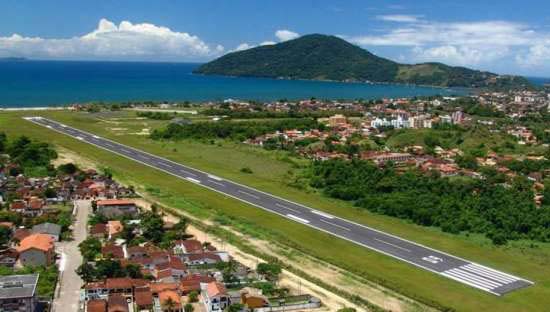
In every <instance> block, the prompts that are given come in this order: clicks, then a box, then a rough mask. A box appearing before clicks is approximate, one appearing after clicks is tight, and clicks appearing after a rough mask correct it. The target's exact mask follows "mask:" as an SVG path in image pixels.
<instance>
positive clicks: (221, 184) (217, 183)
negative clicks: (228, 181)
mask: <svg viewBox="0 0 550 312" xmlns="http://www.w3.org/2000/svg"><path fill="white" fill-rule="evenodd" d="M208 182H210V183H214V184H216V185H219V186H223V187H225V184H223V183H220V182H216V181H212V180H208Z"/></svg>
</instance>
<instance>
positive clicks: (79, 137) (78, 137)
mask: <svg viewBox="0 0 550 312" xmlns="http://www.w3.org/2000/svg"><path fill="white" fill-rule="evenodd" d="M76 138H77V139H78V140H80V141H84V138H83V137H81V136H77V137H76Z"/></svg>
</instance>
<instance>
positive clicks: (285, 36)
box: [275, 29, 300, 42]
mask: <svg viewBox="0 0 550 312" xmlns="http://www.w3.org/2000/svg"><path fill="white" fill-rule="evenodd" d="M275 37H277V39H279V41H281V42H282V41H288V40H292V39H296V38H298V37H300V35H299V34H298V33H295V32H293V31H290V30H288V29H280V30H277V31H276V32H275Z"/></svg>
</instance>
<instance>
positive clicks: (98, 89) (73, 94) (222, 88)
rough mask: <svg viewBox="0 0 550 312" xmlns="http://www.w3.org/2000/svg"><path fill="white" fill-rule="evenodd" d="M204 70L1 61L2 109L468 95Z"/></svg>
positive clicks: (139, 64)
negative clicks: (198, 72) (149, 102)
mask: <svg viewBox="0 0 550 312" xmlns="http://www.w3.org/2000/svg"><path fill="white" fill-rule="evenodd" d="M198 65H199V64H189V63H145V62H99V61H98V62H91V61H90V62H88V61H87V62H83V61H34V60H33V61H0V107H4V108H6V107H46V106H63V105H67V104H72V103H83V102H90V101H106V102H111V101H115V102H116V101H144V100H154V101H162V100H166V101H184V100H189V101H211V100H212V101H214V100H223V99H228V98H232V99H241V100H260V101H264V100H266V101H267V100H277V99H282V98H286V99H304V98H310V97H316V98H322V99H358V98H363V99H375V98H381V97H392V98H398V97H409V96H421V95H436V94H441V95H453V94H463V93H464V92H465V91H464V90H451V89H443V88H431V87H418V86H407V85H396V84H366V83H340V82H323V81H303V80H279V79H264V78H236V77H222V76H203V75H195V74H193V73H192V71H193V69H194V68H196V67H197V66H198Z"/></svg>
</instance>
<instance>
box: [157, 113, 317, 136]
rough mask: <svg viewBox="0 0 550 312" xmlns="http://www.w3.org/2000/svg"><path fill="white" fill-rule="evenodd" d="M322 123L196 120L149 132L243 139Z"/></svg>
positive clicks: (312, 121) (303, 128) (307, 127)
mask: <svg viewBox="0 0 550 312" xmlns="http://www.w3.org/2000/svg"><path fill="white" fill-rule="evenodd" d="M322 127H323V125H322V124H319V123H317V121H315V120H314V119H309V118H302V119H284V120H283V119H281V120H270V121H262V122H258V121H242V122H231V121H219V122H197V123H192V124H186V125H180V124H169V125H168V126H166V128H164V129H160V130H159V129H156V130H154V131H153V133H151V137H152V138H153V139H157V140H158V139H176V140H177V139H232V140H238V141H244V140H246V139H252V138H255V137H257V136H260V135H263V134H266V133H270V132H275V131H277V130H279V131H283V130H288V129H299V130H306V129H319V128H322Z"/></svg>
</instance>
